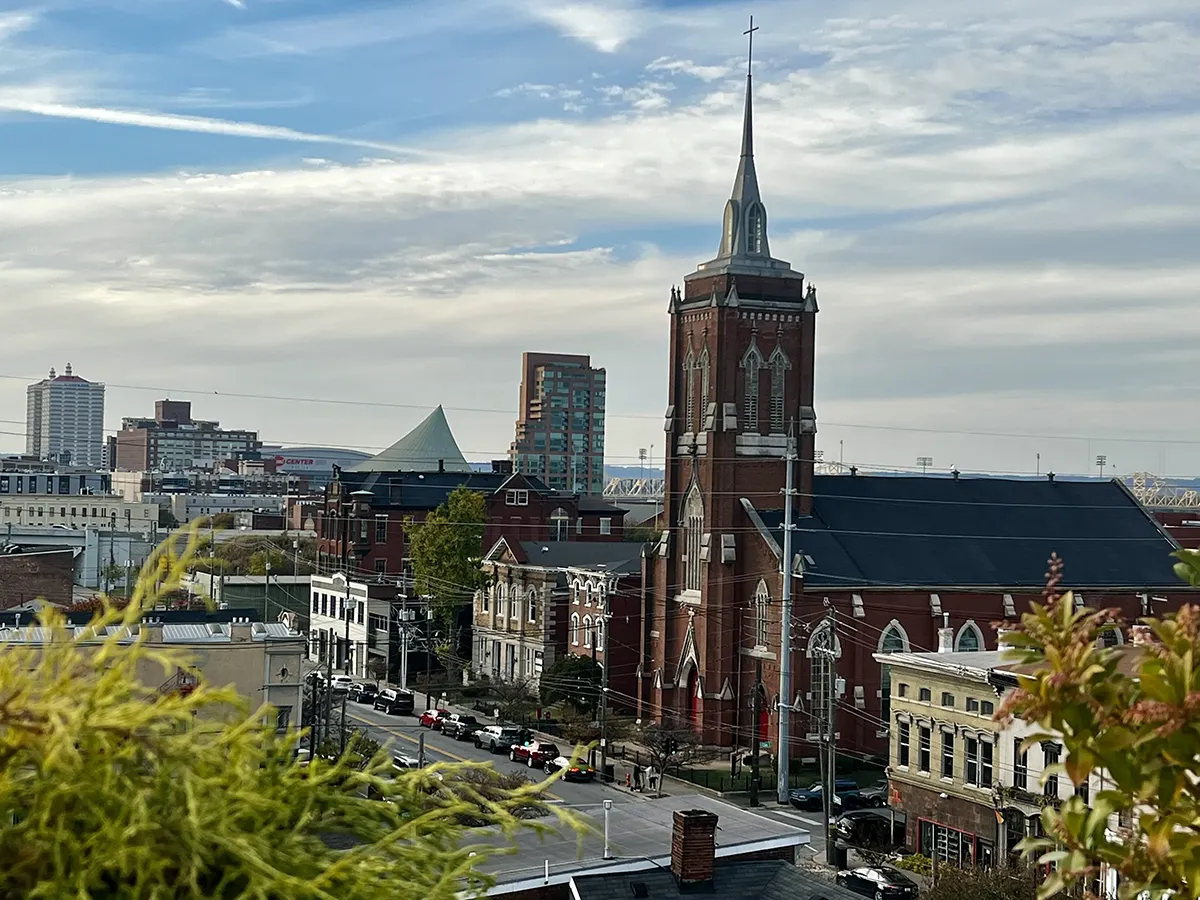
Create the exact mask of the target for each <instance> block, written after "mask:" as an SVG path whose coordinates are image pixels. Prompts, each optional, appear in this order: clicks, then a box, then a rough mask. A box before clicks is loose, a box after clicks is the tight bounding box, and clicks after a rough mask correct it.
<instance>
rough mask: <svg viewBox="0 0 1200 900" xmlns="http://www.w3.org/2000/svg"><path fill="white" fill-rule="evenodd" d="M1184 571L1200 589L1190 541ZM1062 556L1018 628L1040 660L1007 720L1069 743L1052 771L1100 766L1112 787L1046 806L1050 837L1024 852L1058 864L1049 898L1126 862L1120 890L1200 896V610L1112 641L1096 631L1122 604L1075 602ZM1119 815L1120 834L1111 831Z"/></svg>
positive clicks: (1026, 650)
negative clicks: (1132, 641) (1041, 597)
mask: <svg viewBox="0 0 1200 900" xmlns="http://www.w3.org/2000/svg"><path fill="white" fill-rule="evenodd" d="M1175 555H1176V556H1177V557H1178V558H1179V563H1178V564H1177V565H1176V567H1175V570H1176V572H1177V573H1178V574H1179V575H1180V576H1181V577H1183V578H1184V579H1186V580H1187V581H1188V582H1189V583H1190V584H1191V585H1192V586H1193V587H1197V586H1200V551H1195V550H1181V551H1179V552H1178V553H1176V554H1175ZM1061 572H1062V564H1061V562H1060V561H1059V560H1058V559H1057V557H1054V558H1052V559H1051V577H1050V582H1049V584H1048V585H1047V588H1046V602H1045V603H1044V604H1034V605H1033V606H1032V608H1031V610H1030V612H1029V613H1027V614H1025V615H1024V616H1023V617H1022V621H1021V628H1020V631H1019V632H1018V633H1014V634H1013V635H1011V638H1010V640H1011V643H1012V644H1013V645H1014V647H1016V648H1017V650H1016V651H1015V652H1014V653H1013V654H1012V657H1013V659H1015V660H1017V661H1019V662H1021V663H1024V664H1026V665H1030V666H1033V667H1035V668H1034V671H1036V674H1035V675H1034V676H1033V677H1030V678H1028V679H1022V684H1021V687H1020V688H1019V689H1018V690H1015V691H1013V692H1012V693H1011V694H1010V695H1009V697H1008V698H1007V700H1006V701H1005V703H1004V704H1003V706H1002V707H1001V709H1000V710H999V711H998V712H997V717H998V718H1007V717H1011V716H1014V715H1016V716H1020V717H1021V718H1023V719H1025V720H1026V721H1028V722H1032V723H1036V724H1037V725H1038V726H1040V727H1041V728H1042V729H1044V733H1042V734H1038V735H1035V736H1033V737H1031V738H1030V739H1029V742H1028V743H1030V744H1033V743H1036V742H1038V741H1039V740H1056V741H1061V742H1062V744H1063V747H1064V749H1065V751H1066V754H1065V759H1064V761H1063V763H1062V764H1061V765H1060V766H1056V767H1052V769H1051V774H1054V773H1056V772H1058V773H1065V774H1066V775H1067V776H1068V777H1069V778H1070V779H1071V781H1072V782H1074V783H1075V784H1080V783H1082V782H1083V781H1085V780H1086V779H1087V777H1088V776H1089V775H1090V774H1092V773H1093V772H1095V771H1100V772H1103V773H1104V776H1105V781H1106V782H1107V783H1108V784H1110V785H1111V787H1108V788H1107V789H1105V790H1101V791H1099V792H1098V793H1097V794H1096V796H1095V797H1093V798H1092V802H1091V805H1090V808H1089V805H1088V804H1086V803H1085V802H1084V801H1083V800H1082V799H1081V798H1079V797H1072V798H1071V799H1069V800H1067V802H1066V803H1064V804H1063V806H1062V808H1061V809H1055V808H1053V807H1050V806H1047V807H1046V808H1045V809H1043V811H1042V825H1043V829H1044V831H1045V834H1046V837H1044V838H1033V839H1026V840H1025V841H1023V842H1022V844H1021V849H1022V850H1023V851H1024V852H1025V853H1026V854H1028V855H1032V856H1037V857H1038V861H1039V862H1043V863H1053V864H1054V865H1055V867H1056V868H1055V871H1054V872H1053V873H1052V874H1051V875H1050V876H1049V877H1048V878H1047V879H1046V881H1045V882H1044V883H1043V885H1042V887H1041V890H1040V892H1039V895H1040V896H1041V897H1047V896H1049V895H1051V894H1053V893H1055V892H1056V891H1059V890H1061V889H1063V888H1064V887H1067V886H1071V885H1074V884H1077V883H1078V882H1081V881H1084V880H1086V879H1089V878H1090V877H1092V876H1093V875H1094V873H1095V872H1096V871H1097V870H1098V868H1099V866H1100V865H1101V864H1102V863H1104V864H1107V865H1109V866H1110V867H1112V868H1114V869H1116V870H1117V872H1118V873H1119V875H1120V879H1121V888H1120V891H1121V896H1122V897H1123V898H1125V897H1130V898H1132V897H1136V896H1138V895H1139V894H1141V893H1142V892H1149V896H1150V897H1151V898H1153V900H1158V898H1160V897H1165V896H1168V892H1173V894H1174V896H1176V897H1178V898H1183V897H1196V896H1197V895H1198V893H1200V782H1198V780H1197V778H1196V774H1195V773H1196V771H1197V763H1196V759H1197V752H1198V748H1200V608H1198V607H1196V606H1192V605H1184V606H1183V607H1182V608H1181V609H1180V610H1179V612H1178V613H1176V614H1174V615H1167V616H1164V617H1163V618H1162V619H1160V620H1151V621H1149V623H1148V628H1149V630H1150V633H1151V635H1152V638H1151V639H1150V640H1149V641H1147V642H1146V643H1145V644H1143V645H1141V646H1137V647H1124V648H1111V649H1110V648H1105V647H1104V646H1103V643H1102V642H1101V643H1100V645H1099V646H1098V645H1097V637H1098V636H1099V635H1100V633H1101V632H1102V631H1103V630H1104V629H1105V628H1106V627H1109V626H1110V624H1111V623H1112V622H1113V621H1114V619H1115V615H1116V611H1115V610H1099V611H1096V610H1091V609H1076V608H1075V600H1074V597H1073V596H1072V594H1071V593H1070V592H1067V593H1065V594H1059V593H1058V583H1059V579H1060V577H1061ZM1113 814H1117V815H1118V821H1119V822H1122V823H1124V822H1128V823H1129V824H1128V826H1124V825H1122V826H1121V827H1119V828H1118V833H1117V834H1115V835H1114V834H1113V833H1112V832H1111V831H1109V830H1108V826H1109V819H1110V816H1112V815H1113Z"/></svg>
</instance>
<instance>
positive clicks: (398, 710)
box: [371, 688, 413, 716]
mask: <svg viewBox="0 0 1200 900" xmlns="http://www.w3.org/2000/svg"><path fill="white" fill-rule="evenodd" d="M371 705H372V706H373V707H374V708H375V709H378V710H382V711H383V712H385V713H387V714H388V715H390V716H401V715H403V716H410V715H412V711H413V695H412V692H411V691H399V690H396V689H395V688H384V689H383V690H382V691H380V692H379V693H378V694H376V695H375V699H374V701H373V702H372V704H371Z"/></svg>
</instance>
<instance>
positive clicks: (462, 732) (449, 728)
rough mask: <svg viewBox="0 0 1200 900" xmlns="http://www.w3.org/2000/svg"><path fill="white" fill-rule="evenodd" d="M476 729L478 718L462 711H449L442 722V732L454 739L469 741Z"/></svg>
mask: <svg viewBox="0 0 1200 900" xmlns="http://www.w3.org/2000/svg"><path fill="white" fill-rule="evenodd" d="M478 730H479V720H478V719H476V718H475V717H474V716H468V715H463V714H462V713H451V714H450V715H449V716H447V717H446V720H445V721H444V722H443V723H442V734H445V735H448V736H450V737H452V738H454V739H455V740H456V741H469V740H471V739H472V738H474V737H475V732H476V731H478Z"/></svg>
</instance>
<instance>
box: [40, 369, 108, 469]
mask: <svg viewBox="0 0 1200 900" xmlns="http://www.w3.org/2000/svg"><path fill="white" fill-rule="evenodd" d="M25 394H26V406H25V452H26V453H27V454H29V455H31V456H37V457H39V458H41V459H51V460H54V461H56V462H60V463H64V464H68V465H73V466H87V467H96V468H99V467H100V466H102V465H103V464H104V385H103V384H102V383H101V382H96V381H88V380H86V379H84V378H80V377H79V376H78V375H75V374H74V373H73V372H72V370H71V364H70V363H67V368H66V371H65V373H64V374H62V375H59V374H57V373H56V372H55V371H54V369H51V370H50V375H49V377H47V378H43V379H42V380H41V381H39V382H37V383H36V384H31V385H29V387H28V388H27V389H26V392H25Z"/></svg>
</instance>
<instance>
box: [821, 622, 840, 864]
mask: <svg viewBox="0 0 1200 900" xmlns="http://www.w3.org/2000/svg"><path fill="white" fill-rule="evenodd" d="M827 621H828V622H829V632H828V633H829V638H828V640H827V641H826V644H827V646H826V648H825V652H826V653H828V654H829V665H828V666H827V667H826V673H827V675H828V684H827V686H826V704H827V706H826V714H825V741H826V743H825V753H826V760H825V788H824V789H823V790H822V791H821V793H822V794H824V799H825V861H826V862H827V863H829V865H831V866H833V865H837V841H836V840H834V833H833V818H834V816H833V796H834V788H835V787H836V786H837V740H836V737H835V735H836V734H837V730H836V724H837V613H836V611H835V610H834V606H833V603H830V604H829V616H828V618H827Z"/></svg>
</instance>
